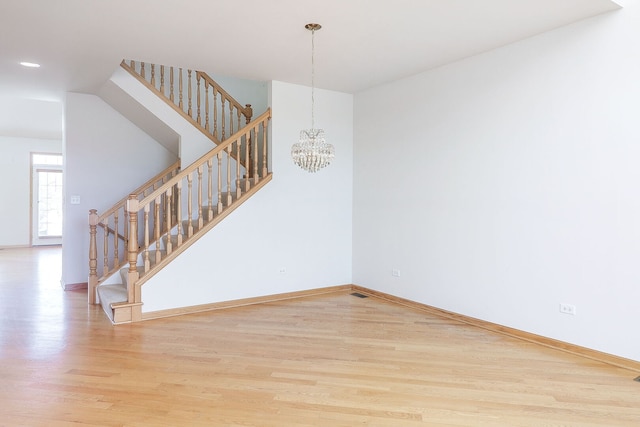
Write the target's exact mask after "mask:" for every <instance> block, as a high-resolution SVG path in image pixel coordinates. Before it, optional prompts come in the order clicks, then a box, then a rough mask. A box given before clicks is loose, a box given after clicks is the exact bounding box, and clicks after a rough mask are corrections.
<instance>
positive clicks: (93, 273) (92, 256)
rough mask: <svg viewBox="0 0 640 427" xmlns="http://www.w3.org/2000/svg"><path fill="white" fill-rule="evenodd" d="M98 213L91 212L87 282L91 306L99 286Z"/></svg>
mask: <svg viewBox="0 0 640 427" xmlns="http://www.w3.org/2000/svg"><path fill="white" fill-rule="evenodd" d="M97 234H98V211H97V210H95V209H91V210H90V211H89V278H88V281H87V288H88V289H87V295H88V300H89V304H95V303H96V287H97V286H98V247H97V244H96V236H97Z"/></svg>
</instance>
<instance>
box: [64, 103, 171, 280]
mask: <svg viewBox="0 0 640 427" xmlns="http://www.w3.org/2000/svg"><path fill="white" fill-rule="evenodd" d="M64 144H65V145H64V150H65V198H66V202H65V216H64V237H63V249H62V279H63V283H64V284H73V283H82V282H86V281H87V276H88V262H89V261H88V251H89V233H88V230H89V228H88V213H89V209H97V210H98V213H100V212H102V211H104V210H105V209H108V208H110V207H111V206H113V204H114V203H116V202H117V201H119V200H120V199H122V198H123V197H124V196H126V195H127V194H128V192H129V191H132V190H133V189H135V188H136V187H138V186H139V185H141V184H143V183H144V182H146V181H147V180H149V179H150V178H152V177H153V176H155V175H156V174H158V173H159V172H161V171H162V170H164V169H166V168H167V167H169V166H170V165H171V164H172V163H174V162H175V161H176V160H177V159H176V157H175V156H174V155H172V154H171V153H169V152H168V151H167V150H166V149H165V148H164V147H162V146H161V145H160V144H158V143H157V142H156V141H155V140H154V139H152V138H151V137H150V136H149V135H147V134H146V133H144V132H143V131H141V130H140V129H139V128H137V127H136V126H135V125H133V124H132V123H131V122H130V121H128V120H127V119H126V118H125V117H124V116H122V115H121V114H120V113H118V112H117V111H115V110H114V109H113V108H111V107H110V106H109V105H108V104H106V103H105V102H104V101H102V100H101V99H100V98H98V97H97V96H94V95H85V94H79V93H68V94H67V97H66V100H65V141H64ZM71 195H78V196H80V197H81V203H80V204H79V205H71V204H70V203H69V201H70V196H71Z"/></svg>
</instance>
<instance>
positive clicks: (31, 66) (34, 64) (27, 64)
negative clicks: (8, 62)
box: [20, 62, 40, 68]
mask: <svg viewBox="0 0 640 427" xmlns="http://www.w3.org/2000/svg"><path fill="white" fill-rule="evenodd" d="M20 65H22V66H23V67H29V68H38V67H40V64H36V63H35V62H21V63H20Z"/></svg>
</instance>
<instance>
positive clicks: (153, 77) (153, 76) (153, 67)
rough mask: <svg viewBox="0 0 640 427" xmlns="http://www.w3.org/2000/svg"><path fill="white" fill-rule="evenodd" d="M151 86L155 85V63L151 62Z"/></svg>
mask: <svg viewBox="0 0 640 427" xmlns="http://www.w3.org/2000/svg"><path fill="white" fill-rule="evenodd" d="M151 86H153V87H154V88H155V87H156V64H151Z"/></svg>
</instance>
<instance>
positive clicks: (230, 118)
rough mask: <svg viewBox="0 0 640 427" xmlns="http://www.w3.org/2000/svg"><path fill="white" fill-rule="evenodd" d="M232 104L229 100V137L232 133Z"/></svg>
mask: <svg viewBox="0 0 640 427" xmlns="http://www.w3.org/2000/svg"><path fill="white" fill-rule="evenodd" d="M233 129H234V128H233V104H232V103H231V101H229V137H231V135H233Z"/></svg>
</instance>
